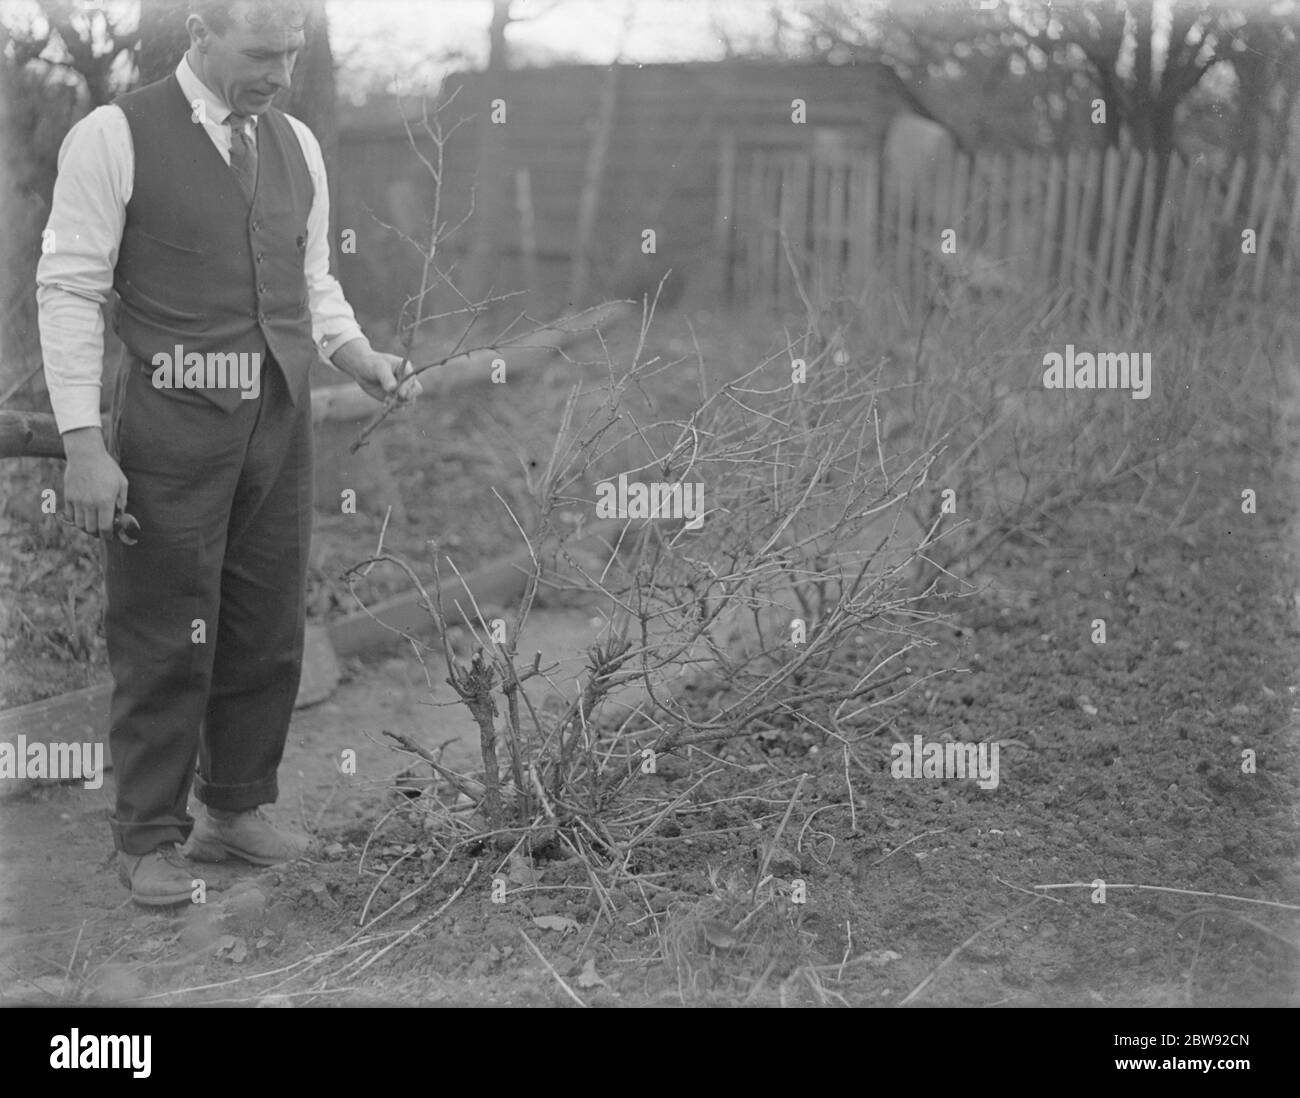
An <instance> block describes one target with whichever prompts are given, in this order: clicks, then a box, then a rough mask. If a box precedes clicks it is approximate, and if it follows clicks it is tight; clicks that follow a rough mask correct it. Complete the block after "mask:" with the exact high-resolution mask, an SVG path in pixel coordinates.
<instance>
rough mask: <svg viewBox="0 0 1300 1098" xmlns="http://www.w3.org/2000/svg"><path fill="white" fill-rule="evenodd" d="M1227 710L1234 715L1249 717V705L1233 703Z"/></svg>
mask: <svg viewBox="0 0 1300 1098" xmlns="http://www.w3.org/2000/svg"><path fill="white" fill-rule="evenodd" d="M1228 712H1229V713H1230V714H1231V715H1232V716H1234V717H1249V716H1250V706H1248V705H1240V704H1238V705H1234V706H1233V707H1232V708H1231V709H1229V710H1228Z"/></svg>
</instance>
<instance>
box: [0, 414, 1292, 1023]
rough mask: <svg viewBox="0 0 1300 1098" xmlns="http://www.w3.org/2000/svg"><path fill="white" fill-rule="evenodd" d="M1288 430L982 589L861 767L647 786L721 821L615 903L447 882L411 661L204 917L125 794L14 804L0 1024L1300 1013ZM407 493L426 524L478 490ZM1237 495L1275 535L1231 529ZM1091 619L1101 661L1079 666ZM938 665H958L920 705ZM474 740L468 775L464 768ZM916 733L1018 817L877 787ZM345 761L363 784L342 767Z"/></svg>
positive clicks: (798, 748)
mask: <svg viewBox="0 0 1300 1098" xmlns="http://www.w3.org/2000/svg"><path fill="white" fill-rule="evenodd" d="M1288 400H1289V403H1288V404H1287V409H1288V411H1287V414H1286V415H1285V416H1284V417H1283V421H1282V424H1281V427H1280V429H1279V431H1278V432H1277V435H1276V437H1275V438H1273V439H1269V438H1267V437H1265V433H1264V432H1263V431H1262V430H1261V431H1242V430H1239V429H1234V428H1232V427H1230V426H1223V425H1214V424H1207V425H1206V426H1205V428H1204V430H1205V437H1204V438H1203V439H1201V440H1200V442H1201V445H1199V446H1198V447H1197V448H1196V450H1195V454H1194V456H1193V457H1191V458H1189V459H1187V460H1186V461H1183V462H1181V463H1178V464H1175V465H1170V466H1164V467H1162V469H1161V482H1160V484H1159V485H1158V487H1157V488H1156V490H1155V491H1153V492H1152V493H1151V494H1150V495H1149V496H1148V498H1147V500H1146V501H1145V504H1144V507H1145V509H1146V511H1145V513H1144V514H1135V512H1134V510H1133V499H1132V498H1119V497H1116V498H1114V499H1104V500H1100V501H1097V502H1095V503H1092V504H1089V505H1087V506H1084V507H1080V508H1078V509H1077V510H1075V511H1074V512H1073V513H1072V514H1070V515H1069V516H1068V518H1067V519H1066V520H1065V521H1064V522H1063V523H1062V524H1060V525H1059V526H1054V527H1051V528H1044V529H1043V530H1041V531H1039V535H1040V538H1041V542H1042V543H1041V544H1035V543H1025V544H1020V545H1014V546H1008V547H1006V548H1005V549H1003V550H1002V551H1001V552H1000V553H999V554H998V556H997V558H996V559H995V560H994V561H993V562H992V563H991V564H990V566H989V568H988V569H987V572H986V575H985V577H984V578H985V579H986V580H987V583H986V585H985V588H984V590H983V591H982V593H981V594H980V595H978V596H976V597H973V598H971V599H968V600H962V601H961V602H959V603H957V604H956V605H955V609H954V611H953V618H952V620H951V621H950V622H949V623H947V624H945V626H944V627H943V628H942V629H941V630H938V631H937V632H936V633H935V634H934V635H933V639H934V640H935V642H936V643H935V644H934V646H933V647H930V648H926V649H922V650H920V651H918V652H916V653H913V654H912V655H911V657H910V658H911V660H912V663H911V666H912V668H913V671H914V676H913V680H912V681H913V682H914V683H915V686H914V688H913V689H911V690H909V691H908V692H906V693H904V694H903V696H902V697H901V698H900V700H899V701H898V702H897V703H895V704H893V705H891V706H889V707H884V708H881V709H877V710H873V711H872V719H871V722H870V725H869V726H867V727H864V728H863V729H862V730H861V731H862V732H863V735H862V736H861V738H860V739H858V741H857V742H856V744H855V747H854V757H853V758H852V759H848V758H846V753H845V752H844V751H843V750H842V749H841V747H840V745H839V744H838V743H836V742H835V741H833V740H831V739H829V738H822V737H814V736H810V735H809V734H806V733H800V734H798V735H792V734H782V731H781V729H779V728H774V729H773V730H772V731H771V732H770V733H767V734H765V735H763V736H758V737H754V738H752V739H748V740H744V741H731V742H730V743H728V744H726V745H725V746H724V747H722V748H720V749H719V752H718V753H714V752H705V751H703V750H693V751H690V752H684V753H683V754H682V755H681V756H680V757H677V756H673V757H668V758H665V759H662V760H661V762H660V766H659V768H658V773H657V774H655V775H653V776H648V777H647V778H646V781H647V782H648V783H652V784H651V785H650V786H648V787H647V790H646V796H647V797H653V798H654V799H655V801H656V803H663V798H664V796H665V794H666V793H683V794H685V793H686V792H687V791H688V790H689V789H690V788H691V786H692V784H693V783H694V781H695V779H696V778H697V777H698V775H699V774H701V773H703V772H704V771H705V770H706V769H708V770H711V771H714V772H715V776H714V777H713V778H712V779H711V780H710V783H709V786H708V795H707V797H705V796H703V795H701V794H700V793H699V792H698V791H696V792H695V793H692V794H690V795H689V796H685V797H684V798H683V799H682V800H681V802H680V804H679V805H678V807H677V808H676V809H675V810H674V812H673V813H672V816H671V818H670V819H669V820H668V821H666V822H665V824H664V826H663V827H661V828H660V830H659V831H658V833H657V834H656V835H655V836H654V837H653V838H650V839H648V840H647V841H646V842H645V843H643V844H641V845H640V846H638V848H637V850H636V852H635V857H634V858H632V859H631V860H630V862H629V865H628V867H627V868H628V872H627V873H625V874H624V875H623V876H622V878H621V880H620V881H619V882H618V883H617V884H616V885H615V886H614V887H612V888H611V889H610V890H609V894H608V895H607V896H601V895H599V894H598V893H597V892H596V891H595V890H594V889H593V888H591V887H590V881H589V879H588V878H587V876H586V874H585V872H584V871H583V869H582V867H581V865H580V864H578V863H577V862H576V861H575V860H571V859H569V860H566V859H565V858H564V857H563V856H562V854H561V852H560V851H558V850H557V849H549V850H545V849H544V850H539V851H537V852H536V854H535V857H534V859H533V860H532V861H531V862H527V861H522V860H519V859H515V860H513V861H510V862H507V861H506V860H505V858H504V855H502V854H501V853H499V852H497V851H495V850H492V849H489V848H487V847H481V848H479V849H477V850H462V851H460V852H458V853H457V855H456V856H455V857H454V858H453V859H452V861H451V863H450V864H449V865H447V866H445V867H442V866H441V864H440V863H441V862H442V855H441V854H440V853H439V851H438V849H437V847H436V845H435V843H434V842H433V840H432V839H431V838H430V837H429V836H427V835H425V834H424V833H423V832H422V830H421V828H420V826H419V818H418V815H417V814H416V813H414V812H413V811H410V810H409V806H410V804H411V803H412V802H411V801H410V800H409V799H408V798H406V797H404V796H402V795H401V794H400V793H396V792H394V790H393V782H392V778H393V775H395V774H396V773H398V772H399V771H401V770H402V769H403V768H404V766H405V760H404V759H403V758H402V757H401V756H398V755H395V754H393V753H392V752H391V751H390V750H389V749H388V748H387V747H385V746H384V745H383V743H382V742H380V741H381V737H380V735H379V733H380V730H381V729H385V728H387V729H393V730H399V731H407V732H409V733H410V734H412V735H416V736H423V737H429V736H430V729H431V728H433V727H434V724H431V720H430V715H429V712H430V711H429V709H428V706H427V704H426V701H427V696H426V691H425V684H424V679H423V675H422V673H421V672H420V669H419V667H418V665H417V664H415V663H414V662H413V660H412V659H411V658H410V656H409V654H407V653H404V652H402V651H401V650H400V649H393V650H391V651H388V652H384V653H379V654H377V655H375V656H374V657H373V658H368V659H367V660H365V661H364V662H360V661H354V662H352V663H350V664H348V666H347V667H346V669H345V670H346V680H345V682H344V683H343V684H342V686H341V687H340V689H339V690H338V691H337V692H336V693H335V695H334V696H333V697H332V698H331V699H330V700H329V701H328V702H326V703H325V704H322V705H320V706H316V707H313V708H311V709H307V710H303V711H300V712H299V714H298V715H297V718H296V719H295V724H294V728H293V732H292V733H291V737H290V744H289V748H288V753H287V755H286V759H285V763H284V766H283V769H282V774H283V785H284V789H283V792H282V796H281V800H280V803H279V805H278V806H277V809H276V815H277V818H279V819H281V820H284V821H286V822H288V823H291V824H294V825H296V826H299V827H302V828H305V829H307V830H310V831H311V832H312V833H313V835H314V836H315V838H316V847H315V852H314V854H313V856H312V857H311V858H310V859H307V860H304V861H301V862H299V863H295V864H293V865H291V866H288V867H285V868H281V869H276V870H269V871H255V870H252V869H247V870H240V869H238V868H236V867H235V866H234V865H233V864H230V865H228V866H226V867H223V868H222V869H221V881H220V882H218V883H223V884H224V885H225V887H224V888H223V890H222V891H220V892H212V893H210V894H209V897H208V900H209V902H207V903H206V904H201V905H200V904H196V905H191V906H188V907H186V908H182V909H177V910H169V909H164V910H162V911H159V912H146V911H142V910H140V909H138V908H135V907H134V906H133V905H132V904H131V903H130V902H129V900H128V899H127V897H126V893H125V891H124V890H123V889H122V887H121V886H120V884H119V883H118V881H117V878H116V874H115V868H114V861H113V852H112V849H111V842H110V838H109V831H108V825H107V818H108V814H109V812H110V807H111V804H112V779H111V776H110V778H109V780H108V781H107V782H106V783H105V785H104V788H103V789H101V790H98V791H94V792H91V791H86V790H83V789H81V788H79V787H76V786H44V787H41V788H40V789H38V790H36V791H35V792H33V793H31V794H29V795H26V796H24V797H20V798H13V799H10V800H7V801H5V802H2V803H0V829H2V831H3V834H4V844H3V853H2V854H0V858H2V859H3V864H2V865H0V882H3V886H4V888H5V889H6V890H7V895H6V896H5V897H4V900H3V909H2V910H3V922H2V923H0V941H2V944H0V988H2V989H3V998H4V1001H6V1002H9V1003H13V1002H33V1003H38V1002H39V1003H53V1002H58V1001H64V1002H104V1001H115V1002H143V1003H151V1004H198V1003H245V1004H249V1003H265V1004H272V1005H290V1004H292V1005H307V1004H311V1005H329V1004H345V1003H346V1004H372V1003H387V1004H403V1005H414V1004H433V1003H445V1004H451V1003H456V1004H480V1005H481V1004H511V1005H529V1004H534V1005H543V1004H553V1005H559V1004H565V1003H567V1002H569V1001H570V999H571V997H573V996H576V997H579V998H581V999H582V1000H584V1001H586V1002H589V1003H593V1004H608V1005H623V1006H629V1005H631V1006H636V1005H653V1004H680V1003H686V1004H703V1003H713V1004H741V1003H748V1004H754V1005H776V1004H823V1005H828V1004H837V1003H838V1004H851V1005H855V1006H859V1005H882V1006H884V1005H899V1004H910V1003H921V1004H925V1005H968V1006H977V1005H978V1006H991V1005H1018V1006H1026V1005H1085V1006H1090V1005H1096V1006H1157V1005H1167V1006H1178V1005H1196V1006H1203V1005H1292V1006H1294V1005H1300V981H1298V979H1297V976H1298V974H1300V970H1298V968H1297V964H1296V961H1297V942H1298V936H1297V911H1298V910H1300V909H1298V908H1297V906H1296V905H1298V904H1300V872H1298V871H1300V861H1298V860H1297V859H1298V847H1297V819H1296V814H1295V805H1296V804H1297V786H1298V781H1297V778H1298V775H1297V770H1296V763H1295V760H1296V758H1297V747H1298V746H1300V723H1298V722H1300V669H1298V668H1297V664H1296V660H1295V658H1294V651H1295V646H1296V642H1297V638H1298V637H1300V610H1298V606H1300V596H1297V595H1296V591H1297V587H1298V584H1297V577H1298V576H1300V568H1298V561H1297V554H1296V551H1295V549H1294V547H1295V546H1296V545H1298V544H1300V541H1297V537H1298V536H1300V530H1298V529H1297V528H1296V520H1295V517H1294V516H1295V513H1296V508H1295V506H1294V500H1295V499H1296V498H1297V496H1298V494H1300V459H1298V457H1297V448H1296V445H1295V441H1294V440H1295V439H1297V438H1300V404H1297V402H1296V400H1295V396H1294V394H1288ZM452 414H454V410H450V409H449V410H448V415H449V416H450V415H452ZM402 445H403V443H402V442H401V439H400V438H399V439H397V440H396V441H395V442H394V444H393V446H392V447H391V449H392V450H394V451H396V452H398V453H400V452H401V449H402ZM466 460H469V459H468V458H467V459H466ZM403 469H404V472H403V473H402V476H403V477H405V476H408V475H410V476H416V475H418V476H420V477H423V478H424V480H423V482H422V483H424V484H425V485H426V491H425V492H424V494H421V493H420V492H418V491H416V492H412V494H411V498H413V499H420V500H425V501H427V504H428V505H429V506H435V505H437V504H439V503H441V504H442V505H443V506H446V505H447V502H446V498H445V497H440V496H439V495H438V493H439V492H444V491H450V492H454V491H456V490H458V489H456V488H455V487H454V485H455V484H463V483H464V478H463V477H462V478H457V477H453V476H450V475H448V476H446V477H441V478H440V477H438V476H436V475H435V474H434V473H433V472H430V471H428V470H425V471H424V472H422V473H419V474H416V473H415V472H414V470H413V469H411V468H408V467H407V466H406V465H404V466H403ZM1193 484H1195V495H1194V500H1195V503H1194V506H1192V507H1190V508H1187V509H1185V510H1184V511H1182V512H1180V510H1179V508H1180V504H1182V502H1183V501H1184V500H1185V499H1186V498H1187V497H1188V493H1189V491H1191V490H1192V488H1193ZM1243 487H1252V488H1254V489H1255V490H1256V491H1257V493H1258V498H1259V501H1260V505H1259V513H1258V514H1256V515H1249V516H1248V515H1243V514H1242V511H1241V506H1240V492H1241V489H1242V488H1243ZM1136 494H1137V493H1136V492H1134V496H1136ZM423 505H424V504H422V506H423ZM471 525H472V524H471ZM325 540H326V542H327V545H326V549H325V553H326V555H329V554H332V553H337V554H342V553H343V547H342V546H340V545H339V544H332V545H331V544H328V543H329V542H330V535H329V532H328V530H327V531H326V534H325ZM332 606H333V604H331V606H322V609H324V610H329V609H331V608H332ZM545 613H553V614H555V615H557V616H559V617H562V616H563V614H564V608H563V605H562V604H558V603H557V604H553V605H552V606H551V607H550V608H548V609H547V610H546V611H545ZM1099 617H1100V618H1104V619H1106V622H1107V632H1108V636H1107V642H1106V643H1105V644H1104V645H1098V644H1094V643H1092V641H1091V639H1090V632H1091V630H1092V624H1091V623H1092V621H1093V620H1094V619H1096V618H1099ZM845 658H846V659H851V654H846V657H845ZM945 668H959V669H964V670H959V671H950V672H948V673H946V674H937V675H935V677H932V678H931V677H927V675H928V674H929V673H930V672H940V671H942V670H943V669H945ZM77 685H80V684H77ZM719 701H720V699H719V698H718V697H717V696H713V697H697V698H695V699H694V701H693V704H694V705H697V706H699V707H700V711H701V712H707V711H709V709H710V707H715V706H717V705H718V703H719ZM439 720H448V721H453V722H454V721H461V722H462V725H465V726H467V725H468V718H467V717H463V716H461V715H460V714H455V715H447V716H443V717H439ZM437 727H442V726H441V725H438V726H437ZM468 731H469V730H468V728H467V727H466V728H465V729H464V730H463V735H461V738H460V740H459V742H457V743H456V744H454V745H453V746H452V747H449V748H448V751H449V752H450V754H449V756H448V761H449V762H450V761H454V759H455V758H457V757H459V758H460V759H462V760H464V759H472V750H473V747H472V741H471V740H470V738H469V735H468ZM456 734H460V733H459V732H458V733H456ZM918 734H919V735H924V736H925V737H926V738H927V739H930V740H934V739H943V738H945V737H951V738H953V739H956V740H961V741H993V740H996V741H999V742H1000V744H1001V751H1000V770H1001V780H1000V784H999V786H998V788H996V789H990V790H981V789H979V788H977V787H976V786H975V785H974V783H970V782H935V781H908V780H895V779H894V778H892V777H891V774H890V759H889V748H890V745H891V744H893V743H896V742H910V741H911V738H912V736H913V735H918ZM426 742H428V743H429V745H430V746H431V747H432V746H435V742H436V741H435V740H433V739H426ZM347 747H352V748H355V749H356V750H357V751H358V773H357V775H356V776H349V775H344V774H341V773H340V772H339V770H338V767H337V765H336V760H337V759H338V757H339V753H340V751H342V750H343V749H344V748H347ZM1247 751H1249V752H1254V757H1255V760H1256V761H1255V772H1254V773H1245V772H1243V767H1242V763H1243V752H1247ZM457 752H461V753H462V754H460V755H459V756H457ZM804 774H807V775H808V777H807V779H806V781H805V782H804V785H803V788H802V790H801V795H800V798H799V800H798V803H797V806H796V807H795V809H794V810H793V811H792V813H791V816H790V819H789V820H788V822H787V823H786V825H785V827H784V829H783V830H782V831H781V842H780V844H779V846H780V848H781V849H780V851H779V854H778V855H777V856H775V857H774V858H773V859H772V860H771V862H770V863H769V865H768V868H767V873H768V874H770V875H771V876H772V878H773V879H772V880H770V881H767V882H765V883H764V884H763V886H762V888H761V890H759V891H757V892H756V891H755V881H756V879H757V873H758V871H759V869H760V859H761V858H762V856H763V853H764V850H765V844H766V843H767V842H768V841H769V840H770V838H771V837H772V836H773V834H774V833H775V832H776V830H777V829H778V827H779V825H780V824H781V821H782V819H783V817H784V816H785V815H786V810H787V807H788V806H789V804H790V802H791V796H792V794H793V793H794V790H795V788H796V786H797V784H798V782H799V780H800V777H801V775H804ZM756 787H757V788H756ZM435 868H441V872H439V873H437V874H436V875H435V874H434V873H433V870H434V869H435ZM431 878H433V884H432V885H429V884H428V883H427V882H428V881H429V880H430V879H431ZM494 878H501V879H504V880H505V882H506V885H505V888H506V895H505V897H504V902H501V903H496V902H493V898H492V895H491V891H492V881H493V879H494ZM1098 879H1101V880H1104V881H1105V882H1106V886H1107V887H1106V892H1105V900H1104V903H1103V902H1097V901H1098V899H1099V897H1098V892H1097V888H1096V886H1095V885H1094V884H1093V882H1095V881H1097V880H1098ZM800 881H801V882H803V883H804V886H805V888H806V902H805V903H796V902H792V898H793V897H794V896H797V893H798V882H800ZM1042 885H1055V886H1069V887H1056V888H1052V889H1036V886H1042ZM755 897H758V898H759V899H766V900H767V902H766V903H763V904H761V906H758V907H757V910H755V909H756V903H755ZM1247 901H1254V902H1247ZM602 909H603V910H602ZM362 916H364V920H363V919H362ZM361 923H364V925H360V924H361Z"/></svg>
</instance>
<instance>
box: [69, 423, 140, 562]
mask: <svg viewBox="0 0 1300 1098" xmlns="http://www.w3.org/2000/svg"><path fill="white" fill-rule="evenodd" d="M63 450H64V453H65V454H66V455H67V458H68V464H67V467H66V468H65V469H64V471H63V517H64V518H66V519H68V520H69V521H70V522H71V523H73V525H75V526H76V527H77V528H78V529H81V530H84V531H85V532H86V533H87V534H91V535H92V536H94V537H99V536H100V535H101V534H102V535H103V536H105V537H111V536H112V533H113V515H114V514H115V512H117V511H118V510H125V509H126V487H127V484H126V477H125V476H124V475H123V473H122V470H121V468H119V466H118V464H117V462H116V461H114V460H113V459H112V457H110V456H109V453H108V450H107V449H106V448H105V446H104V433H103V431H102V430H100V428H98V427H81V428H78V429H77V430H75V431H67V432H65V433H64V435H63Z"/></svg>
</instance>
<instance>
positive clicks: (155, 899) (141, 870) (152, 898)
mask: <svg viewBox="0 0 1300 1098" xmlns="http://www.w3.org/2000/svg"><path fill="white" fill-rule="evenodd" d="M117 878H118V880H120V881H121V882H122V884H124V885H125V886H126V887H127V888H129V889H130V890H131V899H133V900H134V901H135V902H136V903H138V904H140V905H142V906H143V907H169V906H171V905H172V904H183V903H188V902H189V901H190V899H191V898H192V896H193V893H194V881H195V880H196V879H197V878H198V867H197V866H194V865H192V864H191V863H189V862H188V861H186V860H185V857H184V855H182V854H181V852H180V850H179V849H178V844H177V843H165V844H164V845H162V846H160V847H158V848H157V849H155V850H151V851H149V853H148V854H127V853H126V852H125V851H121V850H119V851H118V854H117ZM205 883H206V886H207V888H208V890H209V891H218V890H219V888H220V886H219V885H215V884H213V883H212V882H205Z"/></svg>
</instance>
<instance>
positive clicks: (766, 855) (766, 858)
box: [750, 774, 808, 902]
mask: <svg viewBox="0 0 1300 1098" xmlns="http://www.w3.org/2000/svg"><path fill="white" fill-rule="evenodd" d="M807 780H808V775H807V774H800V775H799V784H798V785H796V786H795V787H794V793H793V795H792V796H791V797H790V803H789V804H787V805H786V806H785V815H784V816H782V817H781V823H780V825H779V826H778V827H777V829H776V834H775V835H773V836H772V841H771V842H770V843H768V844H767V849H766V850H765V851H764V852H763V862H762V864H761V865H760V866H759V867H758V878H757V879H756V880H755V881H754V891H753V892H752V893H751V895H750V901H751V902H753V901H755V900H757V899H758V886H759V885H760V884H761V883H762V881H763V875H764V874H765V873H766V872H767V864H768V862H770V861H771V860H772V852H773V851H774V850H775V849H776V844H777V843H779V842H780V841H781V833H782V832H783V831H784V830H785V825H786V824H787V823H789V822H790V813H791V812H793V811H794V802H795V801H797V800H798V799H799V794H800V793H802V792H803V786H804V782H806V781H807Z"/></svg>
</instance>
